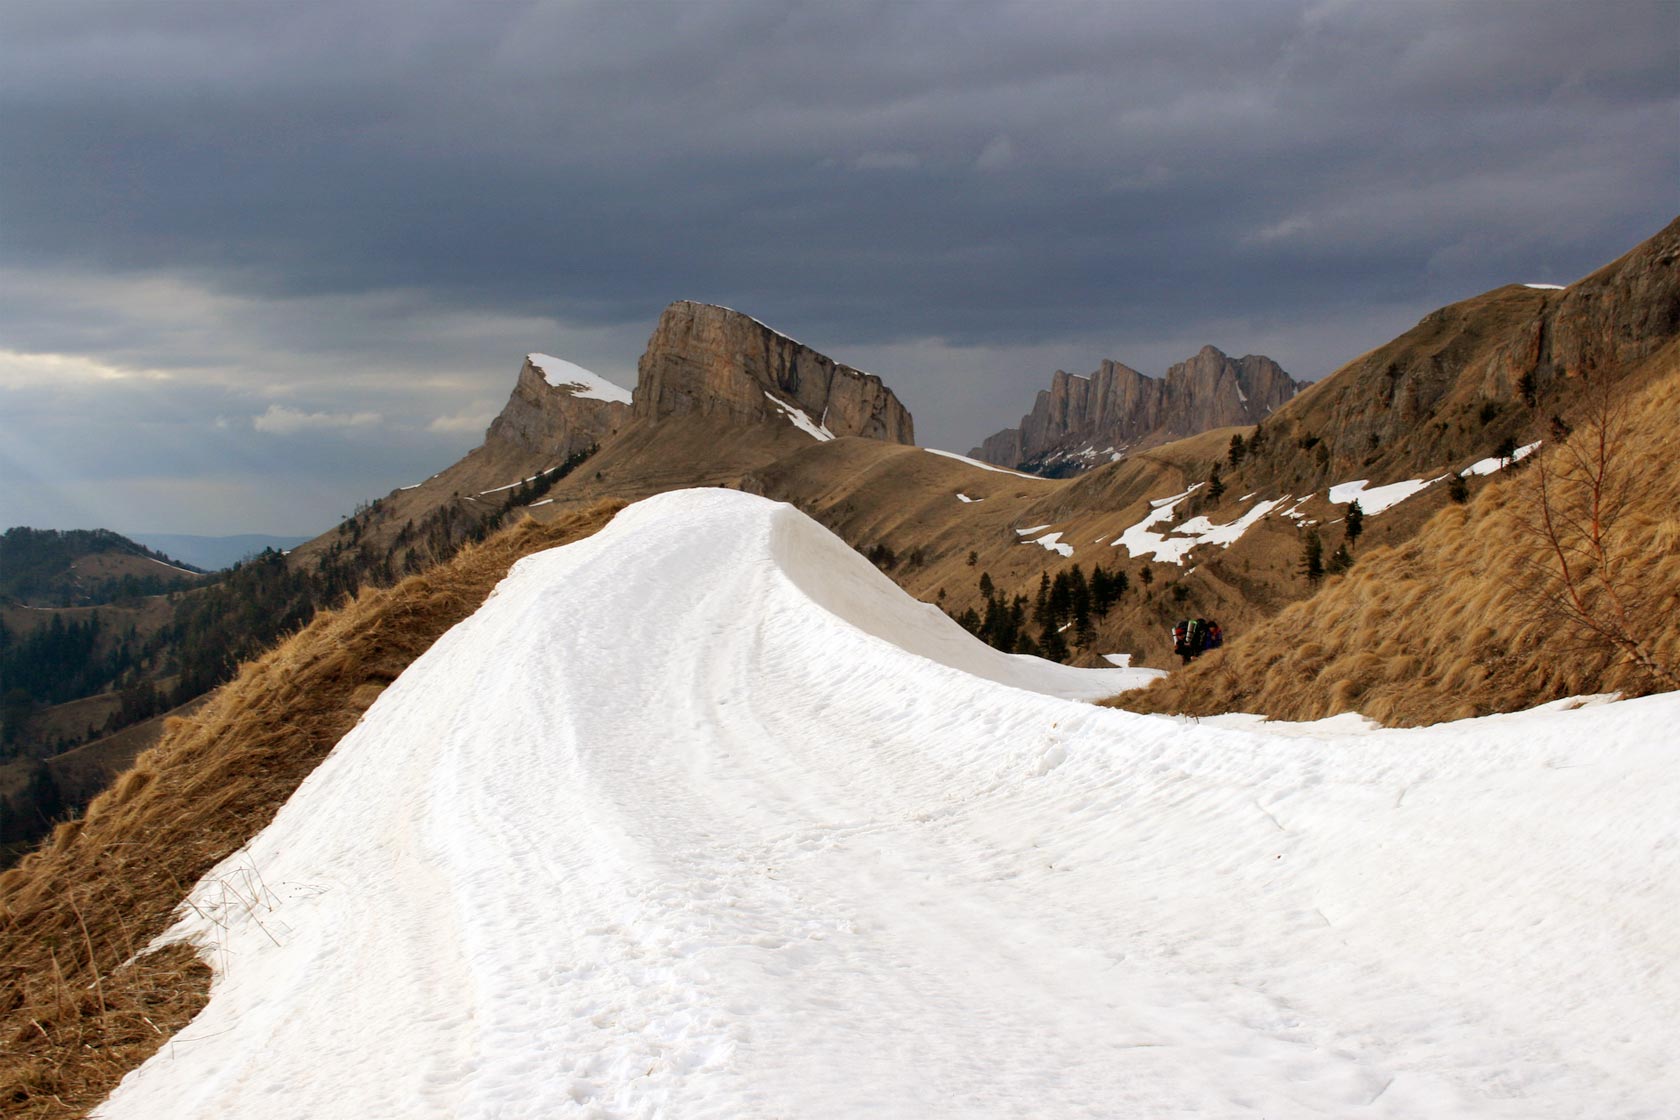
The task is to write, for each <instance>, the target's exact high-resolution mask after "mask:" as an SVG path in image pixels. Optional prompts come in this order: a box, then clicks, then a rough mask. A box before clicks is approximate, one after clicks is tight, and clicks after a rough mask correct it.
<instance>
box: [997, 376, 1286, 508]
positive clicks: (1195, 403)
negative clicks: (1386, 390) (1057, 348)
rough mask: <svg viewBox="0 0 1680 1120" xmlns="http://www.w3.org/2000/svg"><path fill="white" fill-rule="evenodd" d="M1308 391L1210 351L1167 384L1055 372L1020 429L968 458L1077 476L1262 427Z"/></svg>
mask: <svg viewBox="0 0 1680 1120" xmlns="http://www.w3.org/2000/svg"><path fill="white" fill-rule="evenodd" d="M1303 387H1304V386H1303V383H1301V382H1298V381H1296V380H1295V379H1294V378H1292V377H1290V376H1289V374H1288V373H1286V372H1284V370H1283V368H1282V367H1281V366H1279V365H1278V364H1277V363H1276V362H1274V361H1272V360H1271V359H1270V358H1267V357H1264V356H1262V355H1258V354H1248V355H1244V356H1243V357H1241V358H1232V357H1229V356H1227V355H1226V354H1224V353H1222V352H1221V351H1220V350H1218V349H1217V348H1215V347H1213V346H1204V347H1202V349H1201V350H1200V351H1199V352H1198V353H1197V354H1196V355H1195V356H1194V357H1191V358H1189V359H1188V360H1186V361H1183V362H1179V363H1178V364H1177V365H1175V366H1173V367H1172V368H1171V369H1169V370H1168V371H1167V375H1166V377H1164V378H1155V377H1150V376H1148V375H1147V374H1143V373H1139V372H1138V371H1137V370H1135V369H1132V368H1131V367H1130V366H1126V365H1123V364H1121V363H1120V362H1114V361H1104V362H1103V363H1102V365H1101V366H1100V367H1099V368H1098V369H1097V371H1096V372H1095V373H1091V374H1088V375H1085V376H1080V375H1078V374H1070V373H1067V372H1065V371H1063V370H1057V371H1056V372H1055V374H1054V375H1053V376H1052V378H1051V380H1050V388H1049V389H1048V390H1045V389H1041V390H1039V393H1038V397H1037V399H1036V400H1035V401H1034V402H1033V408H1032V411H1031V412H1029V413H1028V414H1027V415H1025V416H1023V417H1021V424H1020V426H1019V427H1016V428H1005V429H1004V430H1003V431H1001V432H998V433H996V434H994V435H992V436H989V437H987V438H986V440H985V441H984V442H983V443H982V444H981V445H980V446H979V447H977V448H975V449H974V450H973V451H971V452H969V454H970V455H972V456H974V457H975V458H978V459H984V460H986V461H987V462H991V463H997V464H998V465H1000V466H1005V467H1015V468H1020V469H1025V470H1034V471H1038V472H1040V473H1045V474H1050V475H1056V476H1066V475H1070V474H1078V473H1080V472H1081V471H1083V470H1086V469H1088V468H1090V467H1092V466H1095V465H1097V464H1099V463H1105V462H1109V461H1111V460H1112V459H1114V458H1116V457H1118V456H1119V454H1120V453H1121V452H1122V451H1124V450H1125V449H1126V448H1129V447H1130V448H1137V447H1145V446H1151V445H1154V444H1160V443H1166V442H1168V441H1169V440H1173V439H1180V438H1183V437H1185V436H1191V435H1195V434H1196V433H1198V432H1205V431H1207V430H1209V429H1211V428H1223V427H1230V426H1232V425H1243V424H1256V423H1259V422H1260V421H1261V420H1262V419H1263V418H1264V417H1266V416H1267V415H1268V414H1269V413H1271V412H1272V410H1273V409H1275V408H1277V407H1278V406H1279V405H1282V404H1283V403H1284V402H1286V401H1288V400H1289V399H1290V398H1292V397H1293V396H1294V395H1295V394H1296V393H1297V392H1299V391H1300V390H1301V389H1302V388H1303Z"/></svg>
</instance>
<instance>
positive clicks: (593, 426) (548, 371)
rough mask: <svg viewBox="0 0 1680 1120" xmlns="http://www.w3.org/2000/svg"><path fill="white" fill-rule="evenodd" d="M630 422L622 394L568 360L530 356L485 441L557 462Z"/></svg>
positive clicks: (625, 395)
mask: <svg viewBox="0 0 1680 1120" xmlns="http://www.w3.org/2000/svg"><path fill="white" fill-rule="evenodd" d="M629 419H630V394H629V392H627V391H626V390H624V389H621V388H619V387H618V386H616V385H613V384H612V383H611V382H609V381H606V380H604V379H602V378H600V377H597V376H596V375H594V374H592V373H590V372H589V371H588V370H585V369H582V368H581V367H579V366H575V365H573V364H572V363H570V362H566V361H562V360H560V359H557V358H551V357H549V356H548V355H546V354H530V355H527V356H526V358H525V364H524V365H523V366H521V367H520V368H519V380H518V381H517V382H515V384H514V387H513V393H512V394H511V395H510V396H509V397H508V402H507V404H505V405H504V406H502V412H501V415H499V416H497V417H496V419H495V420H493V421H491V423H490V428H489V430H488V431H487V432H485V434H484V440H485V443H486V444H506V445H510V446H512V447H515V448H518V449H519V450H521V451H526V452H531V453H533V454H536V455H539V456H542V457H545V458H548V459H552V460H553V461H555V462H559V461H562V460H564V459H566V458H567V457H569V456H571V455H573V454H575V453H577V452H579V451H583V450H585V449H587V448H588V447H590V446H592V445H596V444H600V443H602V442H603V441H605V440H606V438H607V437H608V436H610V435H612V434H613V433H614V432H616V431H618V429H619V428H620V427H622V426H623V425H624V423H625V422H626V421H628V420H629Z"/></svg>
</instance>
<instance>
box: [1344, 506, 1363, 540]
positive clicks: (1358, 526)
mask: <svg viewBox="0 0 1680 1120" xmlns="http://www.w3.org/2000/svg"><path fill="white" fill-rule="evenodd" d="M1364 531H1365V510H1364V509H1363V508H1362V507H1361V506H1360V504H1359V502H1358V500H1357V499H1356V500H1355V501H1354V502H1353V504H1352V505H1350V506H1348V511H1347V539H1348V543H1349V544H1352V543H1353V542H1354V541H1356V540H1358V539H1359V534H1361V533H1363V532H1364Z"/></svg>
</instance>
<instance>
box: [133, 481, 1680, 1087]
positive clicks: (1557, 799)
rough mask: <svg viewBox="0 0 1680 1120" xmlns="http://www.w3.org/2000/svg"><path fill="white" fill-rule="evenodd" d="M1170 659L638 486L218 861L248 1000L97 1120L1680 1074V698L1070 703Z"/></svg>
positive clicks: (537, 567) (385, 704)
mask: <svg viewBox="0 0 1680 1120" xmlns="http://www.w3.org/2000/svg"><path fill="white" fill-rule="evenodd" d="M1105 672H1106V673H1110V674H1113V675H1112V676H1110V677H1106V678H1105V677H1103V676H1100V675H1097V674H1100V673H1105ZM1137 672H1138V671H1135V670H1133V671H1130V672H1128V671H1126V670H1107V671H1092V670H1074V669H1068V668H1066V667H1064V666H1053V665H1049V664H1048V663H1045V662H1040V661H1037V659H1033V658H1017V657H1009V656H1007V655H1003V654H1000V653H997V652H996V651H995V650H991V649H989V648H988V647H985V646H983V645H981V644H980V643H978V642H976V641H975V640H974V639H972V638H971V637H969V636H968V635H967V634H966V633H965V632H963V631H962V630H961V629H960V628H959V627H957V626H956V625H955V624H954V623H952V622H951V621H950V620H949V619H948V618H946V617H944V615H943V614H942V613H941V612H939V611H938V610H937V609H935V608H934V607H932V606H928V605H925V604H919V603H916V602H915V601H913V600H911V599H909V598H908V597H907V596H906V595H904V594H903V592H901V591H900V590H899V589H898V588H897V587H896V586H894V585H893V584H892V583H891V582H890V581H888V580H887V579H886V578H885V577H884V576H882V575H881V574H880V573H879V572H878V571H876V570H875V568H874V567H873V565H871V564H869V563H868V561H867V560H864V559H863V558H862V557H860V556H858V555H857V554H856V553H855V552H853V551H852V550H850V549H848V548H847V547H845V545H844V544H842V543H841V542H839V541H838V540H837V539H835V538H834V537H833V536H832V535H830V534H828V533H827V532H826V531H825V530H823V529H821V528H820V527H819V526H817V525H816V524H815V523H814V522H812V521H810V520H809V519H808V518H806V517H804V515H802V514H799V513H798V512H797V511H795V510H793V509H792V508H791V507H787V506H780V505H777V504H774V503H771V502H768V501H766V500H764V499H759V498H753V497H750V496H748V495H744V494H740V493H736V492H732V491H727V490H705V491H685V492H681V493H675V494H666V495H662V496H660V497H657V498H653V499H650V500H648V501H646V502H642V503H638V504H637V505H635V506H632V507H630V508H629V509H627V510H626V511H624V512H623V513H621V514H620V515H619V517H618V518H617V519H615V521H614V522H613V523H612V524H611V525H610V526H608V527H607V528H606V529H605V530H603V531H602V532H601V533H599V534H597V535H596V536H594V537H592V538H590V539H588V540H585V541H581V542H578V543H576V544H573V545H569V546H567V547H565V548H560V549H555V550H551V551H549V552H545V553H542V554H539V555H536V556H532V557H529V558H527V559H525V560H523V561H521V562H520V563H519V564H518V565H517V566H516V567H515V568H514V570H513V572H512V573H511V574H510V575H509V577H508V578H507V579H506V580H505V581H503V583H502V584H501V585H500V586H499V587H498V588H497V590H496V592H495V593H494V594H493V595H492V596H491V598H490V599H489V600H488V601H487V602H486V603H485V604H484V606H483V607H482V608H480V610H479V611H478V612H477V613H476V614H474V615H473V616H472V617H471V618H469V619H467V620H466V621H465V622H463V623H462V624H460V625H459V626H457V627H455V628H454V629H453V630H451V631H450V632H449V633H448V634H446V635H445V636H444V637H443V638H442V639H441V640H439V641H438V642H437V643H436V644H435V645H434V646H433V648H432V649H430V650H429V651H428V652H427V653H426V654H425V655H424V656H422V657H421V658H420V659H418V660H417V661H416V662H415V663H414V664H413V665H412V666H411V667H410V668H409V669H408V670H407V671H406V672H405V673H403V675H402V676H401V677H400V678H399V679H398V680H397V681H396V682H394V683H393V684H392V685H391V686H390V687H389V688H388V689H387V690H386V691H385V693H384V694H383V695H382V696H381V697H380V698H379V700H378V701H377V702H376V703H375V704H374V705H373V707H372V708H371V709H370V710H369V711H368V713H367V715H366V716H365V718H364V719H363V721H362V722H361V723H360V724H359V725H358V726H357V727H356V728H355V729H354V730H353V731H352V732H351V733H350V734H349V735H347V736H346V737H345V738H344V740H343V741H342V742H340V743H339V744H338V746H337V747H336V748H335V749H334V750H333V752H332V754H331V755H330V756H329V757H328V758H327V760H326V761H325V762H324V763H323V764H322V765H321V767H320V768H319V769H318V770H317V771H316V772H315V773H314V774H313V775H312V776H311V777H310V778H309V779H308V780H307V781H306V782H305V783H304V784H303V785H302V787H300V789H299V790H298V791H297V794H296V795H295V796H294V797H293V798H292V799H291V801H290V802H289V803H288V804H287V805H286V806H284V807H283V808H282V809H281V810H280V812H279V813H278V815H277V816H276V817H275V819H274V820H273V822H272V823H271V824H270V825H269V826H268V828H266V829H265V830H264V831H263V832H262V833H261V834H260V835H259V836H258V837H257V838H256V839H255V840H254V841H253V842H252V843H251V844H250V845H249V846H248V847H247V848H246V849H244V850H242V851H241V852H239V853H237V854H236V855H234V856H233V857H231V858H230V859H228V860H227V861H225V862H224V863H223V864H221V865H220V866H218V867H217V868H215V869H213V870H212V871H211V872H210V873H209V874H208V875H207V876H206V877H205V878H204V880H203V881H202V882H201V883H200V884H199V886H198V887H197V888H195V891H194V894H193V906H192V907H191V908H189V910H188V911H187V913H188V915H189V916H188V917H186V918H185V919H183V922H182V925H181V926H180V927H179V928H178V930H177V932H178V933H180V934H185V935H189V936H193V937H196V938H198V939H200V942H201V944H203V945H204V946H205V947H206V956H207V958H208V959H209V960H210V961H211V962H212V964H213V966H214V967H215V968H216V970H217V977H216V981H215V984H214V986H213V989H212V994H211V999H210V1002H209V1004H208V1006H207V1007H206V1008H205V1009H204V1011H203V1012H202V1013H201V1014H200V1015H199V1016H198V1018H197V1019H196V1020H195V1021H194V1022H193V1024H192V1025H191V1026H190V1027H188V1028H187V1029H186V1030H185V1031H183V1032H182V1035H181V1037H180V1038H179V1039H178V1040H177V1041H176V1044H174V1045H169V1046H165V1047H163V1048H162V1049H161V1050H160V1051H159V1052H158V1053H157V1054H156V1055H154V1057H153V1058H152V1059H151V1060H150V1061H148V1062H147V1063H146V1064H145V1065H144V1066H143V1067H142V1068H141V1069H140V1070H139V1071H137V1072H136V1073H135V1074H132V1075H131V1076H130V1077H129V1078H128V1079H126V1080H125V1081H124V1082H123V1084H122V1085H121V1086H120V1087H119V1089H118V1090H117V1092H116V1094H115V1095H114V1096H113V1098H112V1099H111V1100H110V1101H109V1102H108V1103H107V1104H106V1105H105V1106H104V1107H103V1108H102V1109H101V1111H100V1115H101V1116H104V1117H108V1118H115V1120H138V1118H157V1120H195V1118H200V1117H204V1118H208V1117H216V1118H218V1120H221V1118H223V1117H231V1118H253V1120H254V1118H261V1120H271V1118H273V1120H287V1118H293V1117H296V1118H302V1117H310V1118H312V1120H314V1118H327V1120H331V1118H336V1117H343V1118H349V1117H356V1118H360V1117H365V1116H403V1117H439V1118H442V1117H457V1116H474V1117H488V1116H509V1117H513V1116H518V1117H552V1116H571V1117H587V1116H599V1117H641V1118H652V1117H659V1116H672V1117H676V1116H682V1117H690V1116H693V1117H731V1118H735V1117H739V1118H743V1120H753V1118H759V1117H773V1116H782V1117H788V1116H797V1117H802V1118H817V1120H822V1118H828V1117H834V1118H839V1117H857V1116H885V1117H965V1118H967V1117H1011V1118H1013V1117H1018V1116H1023V1115H1041V1116H1056V1117H1064V1116H1066V1117H1072V1116H1105V1117H1118V1118H1121V1120H1125V1118H1143V1117H1149V1118H1154V1117H1160V1116H1167V1115H1204V1116H1220V1117H1237V1116H1255V1115H1272V1116H1288V1117H1338V1118H1339V1117H1347V1116H1359V1115H1364V1116H1374V1117H1390V1118H1400V1117H1417V1116H1429V1117H1444V1118H1458V1117H1472V1116H1474V1117H1506V1118H1516V1117H1530V1116H1560V1117H1561V1116H1575V1117H1588V1116H1604V1115H1617V1116H1633V1115H1651V1116H1658V1115H1662V1114H1664V1112H1665V1110H1667V1109H1668V1108H1669V1106H1670V1104H1671V1102H1672V1101H1673V1100H1674V1099H1676V1098H1677V1097H1680V1068H1676V1065H1675V1063H1674V1062H1673V1061H1672V1060H1671V1055H1672V1054H1673V1053H1674V1052H1675V1050H1676V1049H1677V1048H1680V1025H1677V1024H1680V1016H1676V1015H1675V1014H1674V1010H1675V1009H1676V1008H1677V1007H1680V969H1677V968H1676V965H1675V962H1674V959H1673V951H1672V946H1673V945H1674V944H1675V943H1676V940H1677V939H1680V887H1677V884H1680V824H1677V822H1676V820H1675V818H1674V814H1673V805H1674V804H1676V801H1677V799H1680V768H1677V767H1676V766H1675V764H1674V752H1673V749H1672V746H1671V744H1670V742H1669V729H1670V728H1671V727H1672V726H1673V724H1674V722H1675V721H1676V719H1680V698H1677V697H1674V696H1662V697H1653V698H1649V699H1647V700H1642V701H1633V702H1627V703H1621V704H1613V705H1605V706H1601V707H1593V708H1586V709H1582V710H1578V711H1560V710H1546V711H1537V712H1534V713H1526V714H1523V715H1518V716H1512V717H1499V718H1493V719H1485V720H1476V721H1467V722H1465V723H1463V724H1454V725H1448V726H1444V727H1437V728H1427V729H1419V730H1415V731H1373V730H1370V729H1368V728H1364V727H1360V726H1357V725H1353V726H1347V727H1342V726H1336V727H1323V728H1320V729H1317V730H1316V731H1315V732H1314V733H1311V734H1305V735H1283V734H1274V733H1272V732H1270V731H1269V730H1268V729H1267V728H1266V727H1265V726H1264V725H1262V726H1260V727H1257V728H1249V729H1234V730H1233V729H1223V728H1219V727H1214V726H1207V725H1198V724H1195V723H1179V722H1175V721H1173V720H1168V719H1161V718H1157V717H1147V716H1137V715H1133V714H1130V713H1127V712H1122V711H1117V710H1113V709H1107V708H1099V707H1095V706H1091V705H1087V704H1082V703H1077V702H1072V701H1069V700H1065V699H1059V698H1057V697H1056V696H1055V695H1048V694H1047V693H1063V694H1068V693H1073V694H1090V693H1091V692H1093V691H1096V688H1095V687H1094V685H1093V684H1092V683H1091V682H1098V683H1101V682H1104V681H1114V682H1119V681H1127V680H1137V679H1138V677H1137V676H1136V675H1135V674H1136V673H1137ZM1107 687H1112V685H1108V686H1107ZM1536 977H1543V978H1544V982H1543V983H1537V982H1536ZM370 1040H376V1042H374V1041H370Z"/></svg>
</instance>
